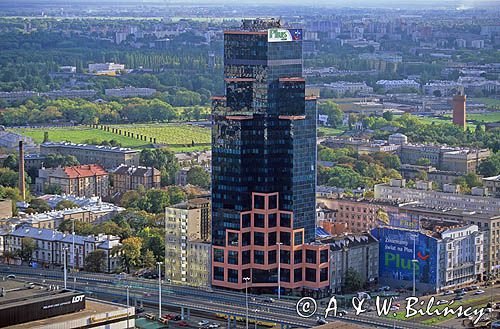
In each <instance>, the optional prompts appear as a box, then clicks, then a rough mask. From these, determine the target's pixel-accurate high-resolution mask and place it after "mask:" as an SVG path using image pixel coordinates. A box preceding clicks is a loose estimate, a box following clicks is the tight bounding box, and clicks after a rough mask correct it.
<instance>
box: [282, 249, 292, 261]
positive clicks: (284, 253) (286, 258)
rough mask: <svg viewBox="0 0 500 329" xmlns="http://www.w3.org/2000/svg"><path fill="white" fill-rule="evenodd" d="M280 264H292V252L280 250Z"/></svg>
mask: <svg viewBox="0 0 500 329" xmlns="http://www.w3.org/2000/svg"><path fill="white" fill-rule="evenodd" d="M280 263H281V264H290V251H288V250H283V249H281V250H280Z"/></svg>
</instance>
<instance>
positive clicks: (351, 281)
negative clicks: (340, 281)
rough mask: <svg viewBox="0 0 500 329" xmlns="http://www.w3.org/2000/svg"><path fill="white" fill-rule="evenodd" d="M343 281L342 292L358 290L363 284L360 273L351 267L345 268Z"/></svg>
mask: <svg viewBox="0 0 500 329" xmlns="http://www.w3.org/2000/svg"><path fill="white" fill-rule="evenodd" d="M344 282H345V283H344V292H347V293H352V292H356V291H359V290H360V289H361V288H363V285H364V282H363V279H362V278H361V275H360V274H359V273H358V272H357V271H356V270H355V269H353V268H352V267H349V268H348V269H347V272H346V274H345V281H344Z"/></svg>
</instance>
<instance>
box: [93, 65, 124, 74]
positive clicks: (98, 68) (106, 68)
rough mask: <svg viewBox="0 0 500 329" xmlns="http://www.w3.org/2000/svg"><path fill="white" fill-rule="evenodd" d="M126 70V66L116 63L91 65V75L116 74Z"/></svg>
mask: <svg viewBox="0 0 500 329" xmlns="http://www.w3.org/2000/svg"><path fill="white" fill-rule="evenodd" d="M122 70H125V65H124V64H115V63H93V64H89V72H90V73H103V72H116V71H122Z"/></svg>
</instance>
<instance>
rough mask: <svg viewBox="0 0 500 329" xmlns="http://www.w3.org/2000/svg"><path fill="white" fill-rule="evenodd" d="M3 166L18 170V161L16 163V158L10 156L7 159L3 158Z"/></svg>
mask: <svg viewBox="0 0 500 329" xmlns="http://www.w3.org/2000/svg"><path fill="white" fill-rule="evenodd" d="M3 166H4V167H5V168H9V169H11V170H14V171H17V170H18V169H19V161H17V157H16V156H14V155H12V154H10V155H9V156H8V157H6V158H5V160H3Z"/></svg>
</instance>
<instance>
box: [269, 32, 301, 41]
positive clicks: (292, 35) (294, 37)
mask: <svg viewBox="0 0 500 329" xmlns="http://www.w3.org/2000/svg"><path fill="white" fill-rule="evenodd" d="M300 40H302V30H301V29H269V30H267V41H268V42H286V41H300Z"/></svg>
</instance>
